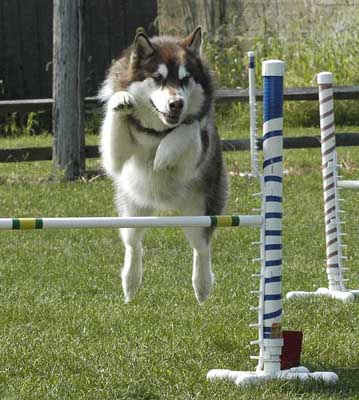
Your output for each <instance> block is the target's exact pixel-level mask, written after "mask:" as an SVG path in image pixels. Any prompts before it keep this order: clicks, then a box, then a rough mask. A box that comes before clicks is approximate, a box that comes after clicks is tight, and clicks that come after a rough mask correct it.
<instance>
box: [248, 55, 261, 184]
mask: <svg viewBox="0 0 359 400" xmlns="http://www.w3.org/2000/svg"><path fill="white" fill-rule="evenodd" d="M248 61H249V62H248V97H249V121H250V149H251V174H250V175H251V176H253V177H258V175H259V172H258V171H259V168H258V139H257V103H256V78H255V76H256V69H255V54H254V52H253V51H249V52H248Z"/></svg>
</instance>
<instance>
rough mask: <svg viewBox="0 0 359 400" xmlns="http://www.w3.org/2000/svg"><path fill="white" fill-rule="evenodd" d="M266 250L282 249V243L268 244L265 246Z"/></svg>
mask: <svg viewBox="0 0 359 400" xmlns="http://www.w3.org/2000/svg"><path fill="white" fill-rule="evenodd" d="M264 249H265V250H282V245H281V244H266V245H265V246H264Z"/></svg>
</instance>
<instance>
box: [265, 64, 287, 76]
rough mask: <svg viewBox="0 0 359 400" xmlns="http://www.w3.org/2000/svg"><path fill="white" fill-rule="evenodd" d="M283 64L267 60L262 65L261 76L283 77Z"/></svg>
mask: <svg viewBox="0 0 359 400" xmlns="http://www.w3.org/2000/svg"><path fill="white" fill-rule="evenodd" d="M283 75H284V62H283V61H280V60H267V61H264V62H263V64H262V76H283Z"/></svg>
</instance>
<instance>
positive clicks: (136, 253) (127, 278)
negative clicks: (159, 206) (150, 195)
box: [120, 209, 152, 303]
mask: <svg viewBox="0 0 359 400" xmlns="http://www.w3.org/2000/svg"><path fill="white" fill-rule="evenodd" d="M151 213H152V210H143V209H141V210H139V209H132V210H131V212H130V211H129V210H128V209H127V210H126V212H125V213H121V216H131V217H136V216H145V215H151ZM144 233H145V229H144V228H122V229H120V234H121V238H122V241H123V243H124V245H125V261H124V264H123V268H122V271H121V279H122V288H123V293H124V295H125V302H126V303H128V302H130V301H131V300H132V299H133V297H134V296H135V294H136V292H137V291H138V289H139V288H140V286H141V283H142V276H143V267H142V254H143V248H142V239H143V236H144Z"/></svg>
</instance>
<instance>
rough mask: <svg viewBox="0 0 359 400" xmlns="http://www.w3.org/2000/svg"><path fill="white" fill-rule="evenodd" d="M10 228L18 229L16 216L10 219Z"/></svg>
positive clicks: (18, 224)
mask: <svg viewBox="0 0 359 400" xmlns="http://www.w3.org/2000/svg"><path fill="white" fill-rule="evenodd" d="M12 229H20V220H19V219H18V218H13V219H12Z"/></svg>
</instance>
